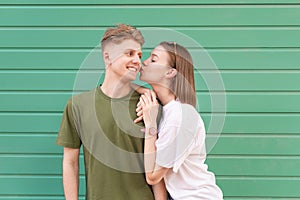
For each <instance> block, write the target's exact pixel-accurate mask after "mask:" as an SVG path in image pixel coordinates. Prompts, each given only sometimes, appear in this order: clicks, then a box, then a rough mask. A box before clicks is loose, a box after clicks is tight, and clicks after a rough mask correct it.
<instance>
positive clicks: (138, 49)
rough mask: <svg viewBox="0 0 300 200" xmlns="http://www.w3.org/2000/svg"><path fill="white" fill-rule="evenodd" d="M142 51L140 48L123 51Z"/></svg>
mask: <svg viewBox="0 0 300 200" xmlns="http://www.w3.org/2000/svg"><path fill="white" fill-rule="evenodd" d="M132 50H133V51H142V49H141V48H137V49H125V51H132Z"/></svg>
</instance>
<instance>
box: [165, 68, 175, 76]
mask: <svg viewBox="0 0 300 200" xmlns="http://www.w3.org/2000/svg"><path fill="white" fill-rule="evenodd" d="M176 75H177V70H176V69H174V68H171V69H169V70H168V71H167V74H166V78H174V77H175V76H176Z"/></svg>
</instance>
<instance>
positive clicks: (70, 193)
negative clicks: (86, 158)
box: [63, 148, 80, 200]
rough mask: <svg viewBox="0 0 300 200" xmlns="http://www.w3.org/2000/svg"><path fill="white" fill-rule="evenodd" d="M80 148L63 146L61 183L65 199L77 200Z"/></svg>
mask: <svg viewBox="0 0 300 200" xmlns="http://www.w3.org/2000/svg"><path fill="white" fill-rule="evenodd" d="M79 152H80V149H72V148H64V158H63V184H64V192H65V198H66V200H78V187H79V176H78V174H79Z"/></svg>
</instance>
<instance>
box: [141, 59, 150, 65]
mask: <svg viewBox="0 0 300 200" xmlns="http://www.w3.org/2000/svg"><path fill="white" fill-rule="evenodd" d="M148 63H149V58H148V59H146V60H144V61H143V62H142V64H143V66H146V65H148Z"/></svg>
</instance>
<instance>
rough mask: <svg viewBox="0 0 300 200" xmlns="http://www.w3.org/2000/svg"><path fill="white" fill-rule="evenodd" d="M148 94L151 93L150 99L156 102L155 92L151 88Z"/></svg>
mask: <svg viewBox="0 0 300 200" xmlns="http://www.w3.org/2000/svg"><path fill="white" fill-rule="evenodd" d="M150 95H151V99H152V101H153V102H155V103H157V99H156V94H155V92H154V91H152V90H151V91H150Z"/></svg>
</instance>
